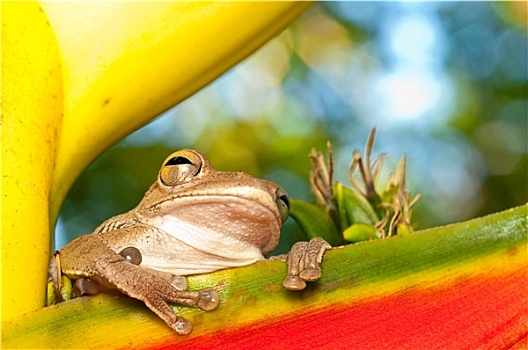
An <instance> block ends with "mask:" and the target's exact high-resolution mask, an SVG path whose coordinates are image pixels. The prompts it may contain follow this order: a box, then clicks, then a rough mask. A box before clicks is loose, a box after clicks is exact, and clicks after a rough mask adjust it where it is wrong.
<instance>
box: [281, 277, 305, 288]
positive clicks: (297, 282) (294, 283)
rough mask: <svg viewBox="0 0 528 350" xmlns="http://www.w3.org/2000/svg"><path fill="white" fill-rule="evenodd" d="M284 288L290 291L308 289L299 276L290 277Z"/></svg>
mask: <svg viewBox="0 0 528 350" xmlns="http://www.w3.org/2000/svg"><path fill="white" fill-rule="evenodd" d="M283 286H284V287H285V288H286V289H289V290H303V289H304V288H306V282H305V281H304V279H302V278H301V277H299V276H295V275H288V276H286V279H284V282H283Z"/></svg>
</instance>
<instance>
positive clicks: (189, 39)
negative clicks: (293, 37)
mask: <svg viewBox="0 0 528 350" xmlns="http://www.w3.org/2000/svg"><path fill="white" fill-rule="evenodd" d="M42 6H43V8H44V9H45V11H46V14H47V15H48V17H49V19H50V22H51V24H52V27H53V28H54V30H55V32H56V35H57V39H58V42H59V47H60V50H61V53H62V56H63V58H64V67H63V68H64V85H65V110H64V123H63V133H62V135H61V140H60V148H59V151H58V157H57V169H56V173H55V176H54V187H53V191H54V194H53V197H52V198H53V199H52V200H53V203H52V214H53V217H55V216H56V214H57V212H58V209H59V206H60V203H61V202H62V199H63V197H64V195H65V193H66V191H67V190H68V189H69V187H70V185H71V183H72V182H73V180H74V179H75V178H76V177H77V175H78V174H79V173H80V172H81V170H82V169H84V168H85V167H86V166H87V165H88V164H89V163H90V162H91V161H92V160H93V159H94V158H95V157H96V156H97V155H98V154H100V153H101V152H102V151H104V150H105V149H106V148H108V147H109V146H110V145H112V144H113V143H115V142H116V141H118V140H119V139H121V138H123V137H124V136H126V135H128V134H129V133H131V132H132V131H134V130H136V129H138V128H139V127H140V126H142V125H144V124H146V123H147V122H148V121H149V120H151V119H152V118H154V117H155V116H157V115H159V114H160V113H161V112H163V111H165V110H167V109H168V108H170V107H172V106H174V105H175V104H177V103H178V102H180V101H182V100H183V99H185V98H187V97H188V96H190V95H191V94H193V93H194V92H195V91H197V90H198V89H200V88H201V87H203V86H204V85H206V84H208V83H209V82H211V81H212V80H213V79H215V78H216V77H218V76H219V75H220V74H222V73H223V72H225V71H226V70H227V69H228V68H230V67H231V66H232V65H234V64H235V63H237V62H238V61H240V60H242V59H243V58H245V57H246V56H247V55H249V54H250V53H252V52H253V51H255V50H256V49H257V48H258V47H260V46H261V45H262V44H263V43H265V42H266V41H267V40H268V39H269V38H270V37H272V36H274V35H276V34H277V33H278V32H279V31H280V30H281V29H283V28H284V27H285V26H286V25H287V24H288V23H290V22H291V21H292V20H293V19H294V18H296V17H297V16H298V15H299V14H300V13H301V12H302V11H303V10H304V9H306V7H307V6H309V3H304V2H155V3H153V2H130V3H129V2H98V3H92V2H90V3H82V2H72V3H64V2H46V3H43V5H42Z"/></svg>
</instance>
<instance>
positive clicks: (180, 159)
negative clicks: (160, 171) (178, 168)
mask: <svg viewBox="0 0 528 350" xmlns="http://www.w3.org/2000/svg"><path fill="white" fill-rule="evenodd" d="M181 164H191V165H192V162H191V161H190V160H189V159H188V158H185V157H182V156H177V157H174V158H171V159H169V160H168V161H167V163H166V164H165V165H181Z"/></svg>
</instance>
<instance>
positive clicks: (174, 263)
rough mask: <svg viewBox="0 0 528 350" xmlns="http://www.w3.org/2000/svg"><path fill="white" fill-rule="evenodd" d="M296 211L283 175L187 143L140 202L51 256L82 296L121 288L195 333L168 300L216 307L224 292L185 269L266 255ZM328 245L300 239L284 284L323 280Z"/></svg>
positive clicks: (179, 328)
mask: <svg viewBox="0 0 528 350" xmlns="http://www.w3.org/2000/svg"><path fill="white" fill-rule="evenodd" d="M288 211H289V199H288V196H287V194H286V192H285V191H284V190H283V189H282V188H281V187H279V186H278V185H277V184H276V183H274V182H272V181H268V180H262V179H258V178H255V177H252V176H250V175H248V174H245V173H243V172H241V171H240V172H224V171H218V170H215V169H214V168H213V166H212V165H211V163H210V162H209V160H208V159H207V158H206V157H205V156H204V155H203V154H201V153H199V152H197V151H194V150H190V149H185V150H180V151H178V152H175V153H173V154H171V155H170V156H169V157H168V158H167V159H165V161H164V162H163V165H162V167H161V169H160V171H159V174H158V178H157V181H156V182H155V183H154V184H153V185H152V186H151V187H150V189H149V190H148V191H147V193H146V194H145V196H144V197H143V199H142V200H141V202H140V203H139V204H138V205H137V207H136V208H134V209H132V210H131V211H129V212H127V213H125V214H121V215H117V216H115V217H113V218H111V219H109V220H107V221H105V222H103V223H102V224H101V225H100V226H99V227H97V228H96V229H95V231H94V232H93V233H91V234H88V235H84V236H81V237H79V238H77V239H75V240H74V241H72V242H71V243H69V244H67V245H66V246H64V247H63V248H62V249H60V250H59V251H58V252H57V253H56V255H55V259H52V261H54V262H55V263H56V267H55V268H56V269H57V270H56V271H55V274H56V275H59V276H60V274H61V273H62V274H65V275H67V276H69V277H71V278H73V279H75V280H76V283H75V286H74V295H75V294H77V295H82V294H95V293H97V292H99V291H103V292H105V291H110V290H116V289H117V290H118V291H120V292H122V293H124V294H126V295H128V296H130V297H132V298H136V299H138V300H141V301H142V302H144V303H145V305H146V306H147V307H148V308H150V309H151V310H152V311H153V312H154V313H156V314H157V315H158V316H159V317H160V318H161V319H162V320H163V321H165V323H166V324H167V325H168V326H169V327H170V328H171V329H173V330H174V331H175V332H176V333H178V334H188V333H189V332H190V331H191V330H192V324H191V323H190V322H189V321H188V320H186V319H184V318H183V317H180V316H177V315H176V314H175V313H174V312H173V309H172V308H171V307H170V306H169V305H168V302H173V303H178V304H181V305H187V306H196V307H199V308H201V309H202V310H206V311H209V310H213V309H215V308H216V307H217V306H218V304H219V301H220V300H219V294H218V292H217V291H216V290H215V289H212V288H211V289H205V290H201V291H188V290H187V280H186V278H185V277H184V276H187V275H192V274H199V273H207V272H212V271H216V270H219V269H224V268H229V267H236V266H245V265H249V264H252V263H254V262H256V261H258V260H262V259H264V256H265V255H267V254H269V253H270V252H271V251H273V250H274V249H275V247H276V246H277V244H278V242H279V236H280V231H281V225H282V223H284V221H285V220H286V219H287V217H288ZM329 248H330V245H329V244H328V243H327V242H326V241H324V240H323V239H322V238H319V237H316V238H312V239H311V240H310V241H309V242H298V243H296V244H295V245H294V246H293V247H292V250H291V251H290V253H288V254H286V255H285V256H283V257H282V260H284V261H285V262H286V263H287V265H288V269H287V270H288V272H287V276H286V278H285V280H284V286H285V287H286V288H287V289H290V290H300V289H304V288H305V286H306V282H307V281H315V280H317V279H319V277H320V276H321V268H320V265H321V260H322V256H323V254H324V252H325V251H326V250H327V249H329ZM52 269H53V268H52ZM57 272H58V273H57ZM59 280H60V278H59Z"/></svg>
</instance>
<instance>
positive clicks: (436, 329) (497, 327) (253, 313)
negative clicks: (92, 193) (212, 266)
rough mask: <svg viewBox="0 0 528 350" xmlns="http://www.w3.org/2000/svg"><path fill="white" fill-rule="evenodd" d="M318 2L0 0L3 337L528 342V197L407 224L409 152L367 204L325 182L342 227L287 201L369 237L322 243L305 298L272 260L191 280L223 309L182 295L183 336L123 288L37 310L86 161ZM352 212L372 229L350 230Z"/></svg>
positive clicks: (56, 342)
mask: <svg viewBox="0 0 528 350" xmlns="http://www.w3.org/2000/svg"><path fill="white" fill-rule="evenodd" d="M309 5H310V4H309V3H304V2H256V3H255V2H233V3H225V2H218V3H216V2H213V3H209V2H177V3H173V2H166V3H149V2H142V3H123V2H103V3H77V2H71V3H66V2H42V3H39V2H34V1H33V2H2V4H1V6H2V29H3V31H2V75H3V81H2V108H3V110H2V165H3V168H2V175H3V178H2V191H3V193H2V194H3V196H2V348H134V349H137V348H144V349H148V348H156V349H160V348H172V347H177V348H178V349H185V348H189V349H200V348H203V349H206V348H207V349H211V348H217V349H222V348H230V349H247V348H263V349H265V348H274V349H275V348H286V347H288V348H296V349H303V348H306V349H308V348H309V349H313V348H321V349H324V348H328V349H336V348H346V349H349V348H357V349H360V348H367V347H368V348H395V349H396V348H397V349H400V348H413V349H415V348H428V349H431V348H433V349H434V348H436V349H446V348H449V349H467V348H488V349H507V348H523V346H526V341H527V340H528V326H527V324H528V322H527V321H528V320H527V312H526V301H527V299H526V296H525V294H526V289H527V287H528V285H527V284H528V283H527V280H526V269H527V267H528V257H527V248H528V246H527V245H528V243H527V235H526V227H527V209H528V207H527V206H522V207H518V208H513V209H511V210H508V211H505V212H502V213H498V214H494V215H491V216H487V217H484V218H480V219H475V220H471V221H468V222H463V223H458V224H453V225H449V226H445V227H439V228H434V229H429V230H424V231H417V232H414V233H413V234H406V233H407V232H408V231H410V230H411V229H412V225H410V222H409V221H406V220H407V219H408V218H409V214H410V209H411V208H412V205H414V203H415V201H414V200H411V199H410V196H408V195H407V194H406V192H405V191H404V181H403V179H404V176H402V175H404V171H403V170H401V169H403V168H404V163H405V161H403V165H402V166H401V167H400V170H398V171H397V172H396V174H395V177H394V181H393V182H392V185H389V186H392V187H389V190H388V192H387V193H389V194H390V196H392V197H390V196H385V195H383V194H382V195H381V196H379V199H375V202H374V203H377V204H375V205H374V206H373V205H372V202H370V201H369V200H368V199H369V197H370V195H369V193H370V192H368V191H365V192H364V194H366V196H363V195H360V193H361V191H362V189H363V190H364V189H365V188H364V187H362V186H359V187H360V188H359V189H356V191H355V192H354V191H352V190H351V189H348V188H346V187H343V186H342V185H340V186H338V185H333V184H332V180H331V177H329V181H326V182H325V184H326V185H329V186H330V187H329V188H331V189H332V191H333V192H332V193H333V195H334V198H335V200H333V201H334V205H335V206H336V207H337V210H338V211H337V214H338V215H337V217H338V218H339V220H338V221H337V220H336V216H335V214H330V213H331V212H332V211H331V210H328V209H327V207H326V206H323V207H321V206H317V205H313V204H309V203H305V202H301V201H292V203H291V206H292V207H291V215H292V216H293V217H294V218H296V220H297V221H298V222H300V224H301V226H303V228H304V229H305V231H306V232H309V234H312V233H311V232H319V234H330V235H334V236H333V237H334V239H335V240H334V241H333V242H332V243H333V244H334V245H340V244H342V243H344V242H345V241H350V242H356V241H360V243H357V244H351V245H346V246H344V247H339V248H334V249H333V250H331V251H328V252H327V254H326V256H325V259H324V262H323V277H322V279H321V280H320V281H319V282H317V283H314V284H313V285H311V286H309V287H308V289H307V290H305V291H303V292H301V293H298V294H294V293H292V292H289V291H286V290H285V289H284V288H282V287H281V283H282V280H283V278H284V275H285V265H284V264H283V263H282V262H281V261H278V260H267V261H262V262H259V263H256V264H254V265H251V266H247V267H244V268H237V269H228V270H223V271H218V272H215V273H211V274H207V275H198V276H192V277H191V278H189V284H190V289H201V288H205V287H212V288H215V289H216V290H218V292H219V293H220V297H221V303H220V306H219V308H218V309H217V310H215V311H212V312H207V313H204V312H202V311H200V310H198V309H193V308H186V307H178V306H175V307H174V308H175V310H176V311H177V312H178V313H179V314H181V315H182V316H184V317H186V318H188V319H189V320H191V321H192V322H193V324H194V326H195V328H194V330H193V332H192V333H191V334H190V335H188V336H178V335H176V334H174V332H172V331H171V330H170V329H169V328H167V327H166V325H165V324H164V323H163V322H162V321H161V320H159V319H158V318H157V317H156V316H155V315H154V314H153V313H151V312H150V311H149V310H148V309H147V308H146V307H145V306H144V305H143V304H141V303H140V302H138V301H136V300H132V299H130V298H126V297H123V296H114V295H105V294H99V295H97V296H94V297H81V298H77V299H74V300H70V301H67V302H64V303H61V304H58V305H54V306H50V307H47V308H44V307H43V306H44V302H45V285H46V274H47V266H48V259H49V257H50V247H51V233H50V232H51V231H52V227H53V225H54V223H55V220H56V218H57V214H58V210H59V208H60V204H61V203H62V200H63V198H64V196H65V193H66V192H67V190H68V188H69V187H70V185H71V184H72V182H73V181H74V179H75V178H76V177H77V176H78V174H79V173H80V172H81V171H82V169H83V168H85V167H86V166H87V165H88V164H89V163H90V162H91V161H92V160H93V159H94V158H95V157H96V156H97V155H98V154H100V153H101V152H102V151H103V150H105V149H106V148H108V147H109V146H110V145H111V144H113V143H114V142H116V141H117V140H119V139H120V138H122V137H124V136H125V135H127V134H129V133H130V132H132V131H133V130H135V129H137V128H139V127H140V126H142V125H144V124H145V123H147V122H148V120H150V119H152V118H153V117H155V116H156V115H158V114H159V113H160V112H162V111H164V110H166V109H167V108H169V107H171V106H173V105H175V104H176V103H178V102H179V101H181V100H182V99H184V98H186V97H188V96H189V95H191V94H192V93H194V92H195V91H197V90H198V89H199V88H201V87H203V86H204V85H205V84H207V83H208V82H210V81H211V80H213V79H214V78H216V77H217V76H219V75H220V74H221V73H223V72H224V71H225V70H226V69H228V68H229V67H231V66H232V65H234V64H236V63H237V62H239V61H240V60H241V59H243V58H244V57H246V56H247V55H249V54H250V53H251V52H253V51H254V50H256V49H257V48H258V47H260V46H261V45H262V44H263V43H265V42H266V41H267V40H268V39H269V38H271V37H272V36H274V35H275V34H277V33H278V32H279V31H280V30H282V29H283V28H284V27H285V26H287V25H288V24H289V23H290V22H291V21H293V20H294V19H295V18H296V17H297V16H298V15H299V14H300V13H302V11H303V10H304V9H306V8H307V7H308V6H309ZM237 23H240V25H236V24H237ZM109 28H111V29H112V30H109ZM219 36H222V37H223V38H225V40H218V37H219ZM152 77H155V79H156V84H152V79H153V78H152ZM370 139H372V142H373V136H372V137H371V138H369V140H370ZM371 148H372V147H370V149H371ZM367 149H368V147H367ZM312 159H313V160H314V163H317V164H321V162H322V164H324V161H322V159H321V157H320V156H318V155H317V153H314V154H313V156H312ZM354 162H355V164H356V165H355V168H361V167H363V170H362V171H361V172H362V173H363V172H364V173H365V174H366V176H367V177H369V176H370V178H371V179H372V178H375V177H376V176H375V175H376V174H377V172H378V171H377V170H376V169H378V166H380V165H379V164H380V162H381V161H378V162H376V161H373V162H372V164H370V165H369V163H370V153H369V151H367V155H366V156H365V158H364V160H361V161H360V160H359V158H357V157H356V156H355V157H354ZM329 168H330V169H331V167H327V170H328V169H329ZM353 168H354V166H353ZM355 168H354V169H355ZM316 169H317V167H316ZM319 169H324V168H322V167H319ZM323 173H324V170H323ZM365 174H363V176H364V177H365ZM372 175H374V176H372ZM314 179H317V176H315V177H314ZM316 182H317V180H316ZM365 184H366V185H368V186H370V183H365ZM352 185H353V187H356V186H355V184H354V182H353V181H352ZM332 186H333V187H332ZM326 189H327V190H328V186H327V188H326ZM358 190H359V191H358ZM351 193H352V194H351ZM358 193H359V194H358ZM402 196H403V197H402ZM329 198H331V197H328V196H326V195H325V196H323V199H324V201H327V202H329V203H330V201H329V200H328V199H329ZM365 198H367V199H366V200H365ZM389 198H392V199H389ZM394 200H396V201H399V202H398V203H399V204H395V202H394ZM325 203H326V202H325ZM381 203H390V205H378V204H381ZM352 204H353V205H352ZM325 205H326V204H325ZM358 208H359V209H360V210H358ZM387 208H389V214H388V216H386V215H385V214H386V213H387ZM382 209H383V210H382ZM390 210H392V212H390ZM398 210H399V211H398ZM398 212H399V213H400V214H399V217H400V218H404V219H403V221H402V220H400V219H399V218H398V215H396V213H398ZM320 213H323V214H320ZM391 213H392V214H391ZM310 217H311V218H312V219H313V220H309V218H310ZM395 217H396V218H395ZM359 218H361V219H359ZM336 223H338V224H337V225H336ZM355 224H362V225H364V227H359V228H360V229H361V230H355V229H352V230H349V229H350V227H353V226H354V225H355ZM371 227H374V229H375V231H372V229H371ZM365 228H366V229H365ZM347 230H349V232H348V233H346V234H343V232H346V231H347ZM350 231H352V232H350ZM365 232H366V233H365ZM394 233H397V234H396V235H395V237H393V238H391V239H377V238H380V237H382V236H394ZM402 233H403V234H402Z"/></svg>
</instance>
